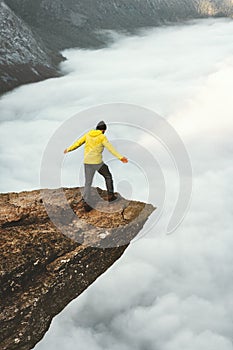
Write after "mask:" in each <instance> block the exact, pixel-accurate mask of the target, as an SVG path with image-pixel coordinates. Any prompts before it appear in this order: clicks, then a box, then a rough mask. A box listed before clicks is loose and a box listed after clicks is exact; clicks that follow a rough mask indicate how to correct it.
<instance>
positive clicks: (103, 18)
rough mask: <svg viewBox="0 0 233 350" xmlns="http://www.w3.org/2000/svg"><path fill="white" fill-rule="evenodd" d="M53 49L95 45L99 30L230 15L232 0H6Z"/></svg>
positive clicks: (132, 28) (101, 42)
mask: <svg viewBox="0 0 233 350" xmlns="http://www.w3.org/2000/svg"><path fill="white" fill-rule="evenodd" d="M6 1H7V3H8V4H9V5H10V6H11V8H12V9H13V10H14V11H16V13H17V14H19V15H20V16H21V17H22V18H23V19H24V20H25V21H26V22H27V23H28V24H29V25H30V26H31V27H33V28H34V29H35V30H36V31H37V33H39V34H40V36H41V37H42V38H43V40H44V41H45V42H46V43H47V44H49V45H52V47H53V48H54V49H63V48H68V47H76V46H79V47H97V46H100V45H102V44H103V40H102V39H101V37H100V36H98V35H97V34H96V31H98V30H100V29H113V30H128V31H132V30H134V29H137V28H141V27H147V26H157V25H161V24H166V23H168V22H180V21H183V20H187V19H191V18H200V17H208V16H232V14H233V4H232V1H231V0H108V1H105V0H66V1H63V0H56V1H55V0H6Z"/></svg>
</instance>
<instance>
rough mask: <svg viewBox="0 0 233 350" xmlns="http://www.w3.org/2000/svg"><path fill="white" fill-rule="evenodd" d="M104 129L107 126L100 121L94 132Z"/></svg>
mask: <svg viewBox="0 0 233 350" xmlns="http://www.w3.org/2000/svg"><path fill="white" fill-rule="evenodd" d="M106 129H107V125H106V124H105V122H104V121H103V120H101V122H99V123H98V124H97V126H96V130H106Z"/></svg>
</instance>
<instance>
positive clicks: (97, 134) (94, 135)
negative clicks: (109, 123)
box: [88, 130, 102, 137]
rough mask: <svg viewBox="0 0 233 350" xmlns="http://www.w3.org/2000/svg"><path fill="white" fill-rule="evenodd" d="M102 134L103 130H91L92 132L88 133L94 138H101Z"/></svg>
mask: <svg viewBox="0 0 233 350" xmlns="http://www.w3.org/2000/svg"><path fill="white" fill-rule="evenodd" d="M100 134H102V131H101V130H90V131H89V132H88V135H89V136H92V137H96V136H99V135H100Z"/></svg>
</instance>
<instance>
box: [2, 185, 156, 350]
mask: <svg viewBox="0 0 233 350" xmlns="http://www.w3.org/2000/svg"><path fill="white" fill-rule="evenodd" d="M81 190H82V189H81V188H64V189H58V190H42V191H40V190H34V191H30V192H26V191H24V192H20V193H14V192H12V193H4V194H0V244H1V257H0V267H1V270H0V284H1V290H0V298H1V309H0V344H1V350H13V349H17V350H27V349H32V348H33V347H34V346H35V345H36V343H38V342H39V341H40V340H41V339H42V337H43V336H44V334H45V333H46V331H47V330H48V328H49V326H50V323H51V321H52V318H53V317H54V316H55V315H57V314H58V313H59V312H60V311H61V310H62V309H63V308H64V307H65V306H66V305H67V304H68V303H69V302H70V301H71V300H72V299H74V298H76V297H77V296H78V295H80V294H81V293H82V292H83V291H84V290H85V289H86V288H88V286H89V285H90V284H91V283H93V282H94V281H95V280H96V278H97V277H98V276H100V275H101V274H102V273H103V272H105V271H106V270H107V269H108V268H109V267H110V266H111V265H112V264H113V263H114V262H115V261H116V260H117V259H119V258H120V256H121V255H122V254H123V252H124V251H125V249H126V248H127V246H128V245H129V243H130V241H131V240H132V239H133V238H135V236H136V235H137V234H138V233H139V231H140V230H141V229H142V227H143V225H144V223H145V222H146V220H147V219H148V217H149V216H150V214H151V213H152V212H153V211H154V209H155V208H154V207H153V206H152V205H150V204H145V203H142V202H137V201H129V200H126V199H124V198H122V197H120V198H119V200H118V201H116V202H115V203H112V204H107V202H104V201H103V200H102V202H104V203H106V205H105V210H104V212H103V211H102V210H101V208H100V207H98V205H97V207H96V209H93V210H92V211H91V212H89V213H86V212H85V211H84V209H83V207H82V205H81V202H80V199H81ZM59 191H60V192H61V191H62V193H63V194H64V195H65V198H66V200H67V206H65V208H64V205H63V204H62V203H61V199H60V196H59V195H57V193H59ZM97 192H98V195H99V196H100V198H103V199H104V198H105V196H106V192H105V191H103V190H101V189H97ZM45 195H46V205H47V207H46V208H47V209H48V206H49V203H50V204H51V208H52V215H53V218H55V221H56V219H57V218H59V219H60V223H61V226H60V229H58V228H57V225H55V224H54V223H53V222H54V220H53V222H52V221H51V220H50V218H49V216H48V214H47V211H46V209H45V205H44V198H45ZM100 202H101V201H100ZM101 205H102V204H101ZM67 207H69V208H67ZM106 208H107V210H106ZM71 209H72V210H71ZM48 212H49V214H51V210H49V211H48ZM71 212H72V213H73V215H71V214H70V213H71ZM50 217H51V215H50Z"/></svg>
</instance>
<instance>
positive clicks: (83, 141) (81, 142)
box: [64, 135, 86, 153]
mask: <svg viewBox="0 0 233 350" xmlns="http://www.w3.org/2000/svg"><path fill="white" fill-rule="evenodd" d="M85 142H86V135H84V136H82V137H81V138H80V139H78V140H77V141H75V143H74V144H73V145H71V146H70V147H68V148H66V149H65V150H64V153H68V152H71V151H74V150H75V149H76V148H78V147H80V146H82V145H83V144H84V143H85Z"/></svg>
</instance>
